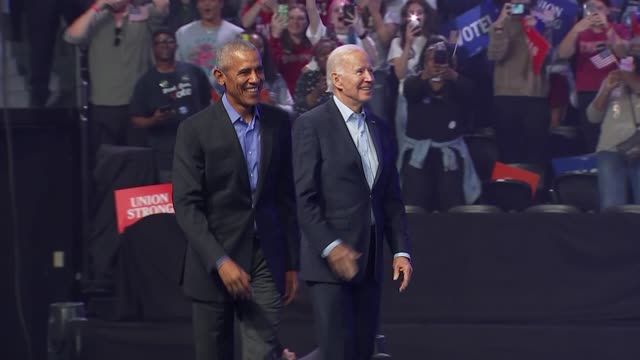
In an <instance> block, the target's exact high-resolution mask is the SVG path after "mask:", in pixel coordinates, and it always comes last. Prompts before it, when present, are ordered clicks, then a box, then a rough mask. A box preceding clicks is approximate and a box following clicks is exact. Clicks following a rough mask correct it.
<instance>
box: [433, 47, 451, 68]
mask: <svg viewBox="0 0 640 360" xmlns="http://www.w3.org/2000/svg"><path fill="white" fill-rule="evenodd" d="M433 62H434V63H436V64H438V65H446V64H449V51H448V50H447V49H438V50H436V51H435V52H434V53H433Z"/></svg>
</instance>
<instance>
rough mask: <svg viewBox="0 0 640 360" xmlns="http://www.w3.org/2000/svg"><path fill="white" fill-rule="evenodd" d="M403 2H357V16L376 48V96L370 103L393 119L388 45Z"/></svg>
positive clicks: (373, 110) (379, 113) (392, 92)
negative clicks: (388, 85)
mask: <svg viewBox="0 0 640 360" xmlns="http://www.w3.org/2000/svg"><path fill="white" fill-rule="evenodd" d="M402 3H403V1H393V2H389V1H383V0H359V1H357V2H356V4H357V7H356V10H357V11H358V15H359V16H360V18H361V19H362V23H363V24H364V27H365V31H366V32H367V33H368V34H369V36H370V37H371V39H372V41H373V43H374V44H375V47H376V54H377V58H373V59H371V61H372V62H373V64H374V65H373V69H374V76H375V84H374V89H373V97H372V98H371V101H370V102H369V105H368V106H369V109H370V110H371V111H372V112H373V113H374V114H376V115H377V116H378V117H380V118H383V119H390V118H392V114H391V113H390V112H391V110H390V108H392V105H393V102H392V101H390V98H391V97H392V94H394V93H395V91H389V89H388V87H387V84H388V81H389V74H390V73H389V71H390V65H389V62H387V55H388V53H389V46H390V44H391V40H392V39H393V38H394V36H395V34H396V32H397V31H398V28H399V27H400V23H401V22H402V21H401V19H400V10H401V8H402Z"/></svg>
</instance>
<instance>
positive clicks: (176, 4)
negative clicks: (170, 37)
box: [167, 0, 198, 33]
mask: <svg viewBox="0 0 640 360" xmlns="http://www.w3.org/2000/svg"><path fill="white" fill-rule="evenodd" d="M169 14H171V16H169V17H168V22H167V26H168V27H169V29H170V30H171V31H173V32H174V33H175V32H176V31H178V29H179V28H181V27H182V26H184V25H187V24H188V23H190V22H193V21H195V20H197V18H198V9H197V8H196V3H195V1H194V0H170V3H169Z"/></svg>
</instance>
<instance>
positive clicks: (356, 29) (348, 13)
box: [306, 0, 378, 60]
mask: <svg viewBox="0 0 640 360" xmlns="http://www.w3.org/2000/svg"><path fill="white" fill-rule="evenodd" d="M306 8H307V14H308V15H309V27H308V28H307V37H308V38H309V40H311V43H312V44H314V45H315V44H317V43H318V41H320V39H321V38H323V37H330V38H334V39H336V40H337V41H339V42H340V43H341V44H355V45H358V46H360V47H362V48H363V49H364V50H365V51H366V52H367V54H368V55H369V58H371V59H373V60H375V59H377V58H378V53H377V49H376V45H375V43H374V42H373V39H372V38H371V36H370V34H369V32H368V31H367V29H366V28H365V27H364V23H363V22H362V17H361V16H360V12H359V11H357V8H356V6H355V5H354V4H353V3H352V2H351V1H350V0H333V1H331V4H330V5H329V24H327V25H325V24H324V23H323V22H322V18H321V17H320V13H319V11H318V8H317V7H316V4H315V0H306Z"/></svg>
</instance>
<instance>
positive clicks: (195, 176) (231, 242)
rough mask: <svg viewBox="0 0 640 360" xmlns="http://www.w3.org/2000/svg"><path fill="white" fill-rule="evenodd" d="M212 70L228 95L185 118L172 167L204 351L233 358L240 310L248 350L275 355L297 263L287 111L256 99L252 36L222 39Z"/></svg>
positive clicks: (187, 278)
mask: <svg viewBox="0 0 640 360" xmlns="http://www.w3.org/2000/svg"><path fill="white" fill-rule="evenodd" d="M214 76H215V78H216V81H217V82H218V84H220V85H221V86H224V87H225V95H224V96H223V97H222V98H221V100H220V101H218V102H217V103H215V104H213V105H211V106H209V107H208V108H206V109H205V110H203V111H201V112H200V113H198V114H196V115H194V116H193V117H191V118H189V119H187V120H185V121H183V122H182V124H181V125H180V127H179V129H178V135H177V139H176V147H175V157H174V170H173V201H174V207H175V212H176V216H177V218H178V222H179V224H180V227H181V228H182V229H183V231H184V233H185V234H186V237H187V240H188V246H187V251H186V256H185V264H184V273H183V287H184V291H185V293H186V294H187V295H188V296H189V297H191V298H192V299H193V326H194V336H195V338H194V340H195V344H196V354H197V359H199V360H205V359H206V360H213V359H221V360H232V359H234V351H233V346H234V345H233V344H234V339H233V330H234V325H233V324H234V315H237V317H238V319H239V320H240V330H241V333H242V353H243V356H242V358H243V359H251V360H256V359H260V360H262V359H273V358H276V357H279V356H280V354H281V352H282V350H281V349H278V342H277V339H276V332H277V328H278V324H279V312H280V310H281V308H282V303H283V302H284V303H285V304H287V303H288V302H290V301H291V299H292V298H293V297H294V295H295V292H296V288H297V270H298V266H299V265H298V264H299V242H298V237H299V234H298V228H297V221H296V218H295V197H294V186H293V177H292V167H291V130H290V125H289V120H288V115H287V114H286V113H285V112H282V111H280V110H278V109H276V108H272V107H269V106H262V105H258V99H259V94H260V90H261V87H262V84H263V82H264V72H263V67H262V63H261V59H260V55H259V54H258V52H257V50H256V49H255V48H254V47H253V45H251V44H250V43H248V42H245V41H242V40H234V41H232V42H230V43H228V44H226V45H225V46H224V47H223V48H221V49H220V50H219V51H218V65H217V68H216V69H215V70H214ZM275 354H277V355H275Z"/></svg>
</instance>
